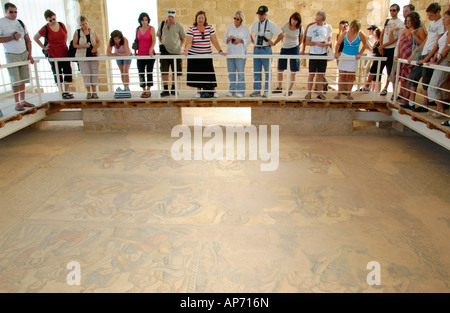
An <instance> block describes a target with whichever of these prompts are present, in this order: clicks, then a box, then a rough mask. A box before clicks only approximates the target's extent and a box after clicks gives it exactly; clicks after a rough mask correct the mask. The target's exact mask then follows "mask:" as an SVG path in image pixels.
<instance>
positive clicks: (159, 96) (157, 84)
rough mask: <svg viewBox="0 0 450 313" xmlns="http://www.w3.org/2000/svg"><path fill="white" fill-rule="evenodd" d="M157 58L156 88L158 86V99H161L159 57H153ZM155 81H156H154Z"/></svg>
mask: <svg viewBox="0 0 450 313" xmlns="http://www.w3.org/2000/svg"><path fill="white" fill-rule="evenodd" d="M153 57H154V58H155V65H156V86H157V88H158V89H157V92H158V99H161V81H160V77H159V75H160V73H159V66H158V65H159V64H157V63H159V57H158V56H157V55H156V54H155V55H154V56H153ZM153 80H154V79H153Z"/></svg>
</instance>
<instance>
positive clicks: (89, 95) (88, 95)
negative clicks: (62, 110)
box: [86, 92, 92, 100]
mask: <svg viewBox="0 0 450 313" xmlns="http://www.w3.org/2000/svg"><path fill="white" fill-rule="evenodd" d="M86 99H88V100H91V99H92V94H91V93H90V92H88V94H87V96H86Z"/></svg>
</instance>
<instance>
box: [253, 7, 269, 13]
mask: <svg viewBox="0 0 450 313" xmlns="http://www.w3.org/2000/svg"><path fill="white" fill-rule="evenodd" d="M267 12H269V8H268V7H266V6H265V5H262V6H260V7H259V8H258V12H256V14H261V15H262V14H266V13H267Z"/></svg>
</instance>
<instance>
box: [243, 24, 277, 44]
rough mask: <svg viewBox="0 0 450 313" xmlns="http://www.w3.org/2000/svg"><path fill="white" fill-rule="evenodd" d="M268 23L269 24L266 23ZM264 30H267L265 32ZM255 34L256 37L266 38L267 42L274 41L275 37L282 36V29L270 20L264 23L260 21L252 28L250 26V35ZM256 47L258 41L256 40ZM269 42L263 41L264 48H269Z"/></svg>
mask: <svg viewBox="0 0 450 313" xmlns="http://www.w3.org/2000/svg"><path fill="white" fill-rule="evenodd" d="M266 22H267V23H266ZM264 29H265V30H266V31H265V32H264ZM253 33H254V34H255V36H264V37H266V39H267V40H272V37H273V35H275V36H277V37H278V36H279V35H280V34H281V29H280V28H279V27H278V26H277V25H276V24H275V23H274V22H272V21H270V20H269V19H265V20H264V22H262V23H261V22H260V21H259V20H258V21H256V22H254V23H253V24H252V26H250V34H253ZM255 45H256V39H255ZM268 45H269V44H268V43H267V41H265V40H264V41H263V44H262V46H263V47H265V46H268Z"/></svg>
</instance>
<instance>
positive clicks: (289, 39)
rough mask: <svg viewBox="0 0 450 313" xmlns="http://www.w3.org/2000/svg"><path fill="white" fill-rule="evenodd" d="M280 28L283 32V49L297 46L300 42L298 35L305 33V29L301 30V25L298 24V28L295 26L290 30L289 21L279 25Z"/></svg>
mask: <svg viewBox="0 0 450 313" xmlns="http://www.w3.org/2000/svg"><path fill="white" fill-rule="evenodd" d="M281 30H282V31H283V32H284V38H283V46H282V47H283V48H285V49H290V48H294V47H297V46H298V45H299V44H300V42H299V36H300V35H303V34H304V33H305V31H304V30H303V26H301V25H300V28H299V29H298V28H296V29H295V30H291V29H290V28H289V23H286V24H284V25H283V26H281Z"/></svg>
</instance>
